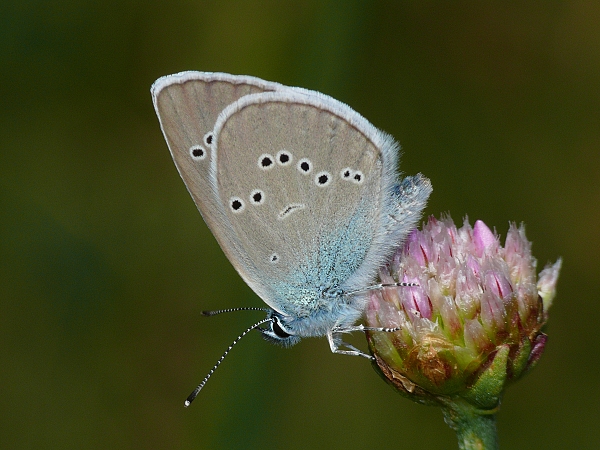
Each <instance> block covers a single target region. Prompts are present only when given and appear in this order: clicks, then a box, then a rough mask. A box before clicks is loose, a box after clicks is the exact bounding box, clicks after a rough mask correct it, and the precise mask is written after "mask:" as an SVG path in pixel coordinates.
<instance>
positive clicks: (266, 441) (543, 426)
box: [0, 0, 600, 449]
mask: <svg viewBox="0 0 600 450" xmlns="http://www.w3.org/2000/svg"><path fill="white" fill-rule="evenodd" d="M599 23H600V4H599V3H597V2H586V1H571V2H559V1H553V2H452V4H449V3H447V2H441V1H422V2H401V1H359V0H346V1H322V0H321V1H305V2H278V1H275V0H272V1H266V0H265V1H210V2H204V1H200V0H196V1H186V0H172V1H163V2H158V1H134V0H118V1H116V0H105V1H54V2H47V1H35V0H32V1H27V0H26V1H19V2H17V1H15V0H11V1H6V0H5V1H4V2H3V3H2V5H1V6H0V37H1V38H0V81H1V82H0V99H1V102H2V108H1V110H0V149H1V154H0V301H1V311H0V352H1V353H0V386H1V387H0V448H2V449H13V448H15V449H16V448H19V449H21V448H22V449H33V448H36V449H37V448H44V449H71V448H73V449H104V448H115V449H121V448H123V449H129V448H131V449H171V448H176V449H238V448H239V449H242V448H243V449H253V448H263V447H264V446H266V447H268V448H273V449H283V448H285V449H304V448H346V449H350V448H357V449H358V448H367V447H369V448H403V449H421V448H431V449H438V448H439V449H442V448H444V449H451V448H456V440H455V437H454V435H453V433H452V432H451V431H450V430H449V429H448V427H447V426H446V425H445V424H444V423H443V420H442V414H441V412H440V411H439V410H438V409H436V408H430V407H424V406H419V405H416V404H413V403H411V402H409V401H408V400H405V399H403V398H401V397H400V396H399V395H397V394H395V393H394V392H393V391H392V390H391V389H390V388H389V387H388V386H387V385H385V384H384V383H383V382H382V381H381V380H380V379H379V378H378V376H377V375H376V374H375V373H374V371H373V370H372V369H371V367H370V366H369V364H366V363H365V361H364V360H362V359H359V358H350V357H343V356H337V355H332V354H331V353H330V351H329V348H328V345H327V342H326V340H325V339H307V340H304V341H303V342H302V343H301V344H300V345H298V346H297V347H294V348H292V349H288V350H284V349H281V348H277V347H274V346H270V345H268V344H267V343H265V342H263V341H262V339H261V338H260V336H259V335H258V333H252V334H251V335H250V336H248V337H247V338H246V339H245V340H244V341H242V343H241V344H240V345H239V346H238V347H236V348H235V349H234V351H233V352H232V353H231V355H230V356H229V358H228V359H227V361H226V362H225V363H224V364H223V365H222V367H221V368H220V369H219V371H218V372H217V373H216V376H215V377H213V378H212V379H211V381H210V382H209V384H208V385H207V387H206V389H205V390H204V391H203V392H202V394H201V395H200V397H199V398H198V400H197V401H196V402H195V403H194V405H193V407H191V408H190V409H184V408H183V400H184V399H185V397H186V396H187V395H188V394H189V392H190V391H191V390H192V389H193V388H194V386H196V384H197V383H198V382H199V381H200V380H201V379H202V378H203V377H204V375H205V374H206V372H207V371H208V370H209V369H210V367H212V365H213V364H214V362H215V361H216V360H217V358H218V357H219V356H220V355H221V353H222V351H223V350H225V348H226V347H227V346H228V345H229V343H230V342H231V341H232V339H233V338H234V337H235V336H237V335H238V334H239V333H240V332H241V331H242V330H243V329H245V328H246V327H247V326H248V325H249V324H251V323H253V321H255V320H257V319H258V318H260V317H262V316H261V315H260V314H255V313H240V314H233V315H229V316H221V317H215V318H212V319H207V318H203V317H201V316H200V312H201V310H202V309H217V308H222V307H233V306H247V305H254V306H260V305H261V304H262V303H261V301H260V299H259V298H257V297H256V296H255V295H254V294H253V293H252V291H251V290H250V289H249V288H248V287H247V286H246V285H245V284H244V283H243V282H242V280H241V279H240V278H239V276H238V275H237V274H236V272H235V271H234V270H233V268H232V267H231V265H230V264H229V262H228V261H227V259H226V258H225V256H224V255H223V253H222V252H221V250H220V248H219V246H218V245H217V243H216V242H215V240H214V239H213V237H212V235H211V234H210V232H209V231H208V229H207V227H206V226H205V225H204V223H203V222H202V219H201V217H200V215H199V214H198V212H197V211H196V209H195V207H194V204H193V202H192V200H191V198H190V197H189V195H188V193H187V192H186V189H185V187H184V185H183V183H182V181H181V179H180V178H179V176H178V174H177V171H176V169H175V166H174V165H173V162H172V161H171V157H170V155H169V152H168V150H167V146H166V144H165V142H164V140H163V137H162V135H161V132H160V129H159V126H158V121H157V119H156V117H155V114H154V110H153V107H152V103H151V99H150V85H151V84H152V82H153V81H154V80H155V79H156V78H158V77H159V76H162V75H166V74H170V73H174V72H178V71H181V70H203V71H223V72H229V73H233V74H248V75H254V76H258V77H261V78H264V79H267V80H272V81H278V82H281V83H284V84H288V85H297V86H302V87H305V88H310V89H315V90H319V91H322V92H324V93H326V94H329V95H331V96H333V97H335V98H337V99H339V100H342V101H344V102H346V103H348V104H349V105H351V106H352V107H353V108H354V109H356V110H357V111H358V112H360V113H361V114H362V115H364V116H365V117H367V118H368V119H369V120H370V121H371V122H372V123H373V124H374V125H375V126H377V127H379V128H381V129H383V130H385V131H387V132H389V133H391V134H393V135H394V136H395V137H396V138H397V139H398V140H399V141H400V143H401V144H402V146H403V148H404V156H403V158H402V170H403V171H404V172H405V173H408V174H414V173H417V172H422V173H424V174H425V175H426V176H428V177H429V178H430V179H431V181H432V183H433V187H434V192H433V195H432V197H431V199H430V202H429V205H428V207H427V210H426V214H434V215H436V216H439V215H440V213H442V212H446V211H449V212H450V213H451V214H452V216H453V218H454V220H455V221H458V222H460V221H461V219H462V217H463V216H464V215H466V214H468V215H469V218H470V219H471V222H473V221H474V220H475V219H483V220H484V221H485V222H486V223H487V224H488V225H490V226H496V228H497V230H498V232H499V233H500V234H502V236H505V234H506V231H507V229H508V222H509V221H516V222H525V223H526V224H527V235H528V238H529V239H530V240H532V241H533V243H534V245H533V250H534V255H535V256H536V257H537V258H538V261H539V269H541V268H542V267H543V265H544V264H545V263H546V262H548V261H555V260H556V258H557V257H558V256H562V257H563V258H564V266H563V271H562V276H561V278H560V280H559V285H558V288H559V294H558V297H557V299H556V300H555V303H554V306H553V307H552V309H551V311H550V316H551V318H550V323H549V327H548V333H549V334H550V340H549V343H548V346H547V350H546V353H545V355H544V357H543V358H542V360H541V362H540V364H539V365H538V367H537V368H536V369H535V370H534V371H533V372H532V373H531V374H530V375H529V376H528V377H526V378H525V379H523V380H522V381H520V382H519V383H518V384H516V385H515V386H513V387H511V388H510V389H509V390H508V391H507V394H506V396H505V399H504V402H503V405H502V409H501V411H500V414H499V433H500V442H501V447H502V448H505V449H531V448H545V449H562V448H578V449H592V448H594V449H595V448H598V447H599V446H600V427H598V420H599V419H600V376H599V374H600V359H599V358H598V355H599V354H600V344H599V343H598V341H599V340H598V338H597V336H598V333H597V327H598V313H599V312H600V302H598V300H597V296H596V295H595V294H593V292H595V291H598V289H599V276H598V275H599V269H598V267H599V262H600V255H599V250H600V245H599V244H600V225H599V220H600V207H599V203H600V183H599V182H598V176H599V171H600V27H599V26H598V24H599ZM363 348H364V347H363Z"/></svg>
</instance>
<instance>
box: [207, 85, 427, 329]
mask: <svg viewBox="0 0 600 450" xmlns="http://www.w3.org/2000/svg"><path fill="white" fill-rule="evenodd" d="M214 133H215V143H214V146H213V149H214V150H215V157H214V158H213V160H212V162H211V163H212V165H213V170H211V172H210V176H211V182H212V183H213V184H214V186H215V188H216V197H217V202H218V203H219V204H220V206H219V207H218V209H220V210H221V211H222V213H224V215H225V222H226V223H224V225H225V226H224V228H223V230H221V231H222V232H223V235H224V239H225V240H226V241H228V242H229V244H230V247H231V248H233V249H234V251H233V254H232V255H230V259H231V261H232V263H233V264H234V266H235V267H236V269H237V270H238V272H239V273H240V274H241V276H242V277H243V278H244V279H245V281H246V282H247V283H248V284H249V285H250V287H252V288H253V289H254V291H255V292H256V293H257V294H258V295H259V296H260V297H261V298H262V299H263V300H264V301H265V303H267V304H268V305H269V306H271V307H272V308H273V309H275V310H276V311H278V312H279V313H280V314H281V315H282V316H283V320H284V321H285V325H286V331H287V332H290V333H291V334H294V335H297V336H314V335H323V334H327V333H328V332H330V331H331V329H332V328H333V327H334V326H344V325H351V324H352V323H354V322H355V321H356V320H357V319H358V318H359V317H360V315H361V313H362V310H363V306H364V304H363V302H364V298H363V297H361V296H353V297H352V296H348V297H347V296H344V295H343V293H344V292H348V291H352V290H354V289H359V288H364V287H366V286H368V283H370V282H372V281H373V278H374V275H375V273H376V270H377V268H378V267H379V266H380V265H381V264H382V263H383V262H385V258H386V257H387V256H388V255H389V254H390V253H391V251H393V246H395V245H397V244H398V242H399V240H401V239H402V238H403V237H404V235H405V234H406V233H407V232H408V230H409V229H410V228H411V227H412V226H414V224H415V223H416V220H418V217H419V215H420V212H421V211H422V209H423V207H424V205H425V201H426V199H427V196H428V195H429V193H430V191H431V187H430V185H429V182H428V180H427V179H425V178H424V177H420V176H417V177H412V178H410V179H407V181H405V182H404V183H402V184H397V182H398V174H397V171H396V165H397V155H398V148H397V146H396V144H395V143H394V141H393V140H392V139H391V137H389V136H388V135H386V134H384V133H382V132H380V131H379V130H377V129H376V128H375V127H373V126H372V125H371V124H370V123H369V122H368V121H367V120H365V119H364V118H363V117H362V116H360V115H359V114H357V113H356V112H354V111H353V110H352V109H351V108H349V107H348V106H347V105H344V104H343V103H341V102H338V101H336V100H334V99H332V98H331V97H328V96H324V95H322V94H319V93H315V92H312V91H306V90H298V89H288V90H284V91H279V92H268V93H263V94H254V95H248V96H245V97H242V98H240V99H239V100H237V101H236V102H234V103H232V104H231V105H229V106H228V107H227V108H226V109H225V110H224V111H223V112H222V113H221V115H220V116H219V118H218V120H217V123H216V125H215V130H214ZM406 203H409V204H410V206H411V207H414V213H412V214H408V215H406V209H407V205H406ZM411 211H412V210H411ZM205 214H206V212H205ZM209 214H210V213H209Z"/></svg>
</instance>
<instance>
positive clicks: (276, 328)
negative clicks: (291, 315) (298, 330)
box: [271, 317, 291, 339]
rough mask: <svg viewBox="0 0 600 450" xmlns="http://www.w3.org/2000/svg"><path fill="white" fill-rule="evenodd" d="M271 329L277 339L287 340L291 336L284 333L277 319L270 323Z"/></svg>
mask: <svg viewBox="0 0 600 450" xmlns="http://www.w3.org/2000/svg"><path fill="white" fill-rule="evenodd" d="M271 328H272V329H273V333H275V334H276V335H277V337H279V338H281V339H285V338H289V337H290V336H291V334H288V333H286V332H285V331H284V330H283V328H281V326H280V325H279V320H277V317H273V321H272V322H271Z"/></svg>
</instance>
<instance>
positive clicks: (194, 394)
mask: <svg viewBox="0 0 600 450" xmlns="http://www.w3.org/2000/svg"><path fill="white" fill-rule="evenodd" d="M256 309H258V310H260V311H264V310H262V309H260V308H234V309H223V310H220V311H204V312H203V314H204V315H205V316H214V315H216V314H220V313H223V312H230V311H245V310H256ZM272 321H273V319H272V318H267V319H263V320H261V321H260V322H257V323H255V324H254V325H252V326H251V327H250V328H248V329H247V330H246V331H244V332H243V333H242V334H240V335H239V336H238V337H237V338H236V339H235V340H234V341H233V342H232V343H231V345H230V346H229V347H228V348H227V350H225V353H223V356H221V357H220V358H219V360H218V361H217V363H216V364H215V365H214V366H213V368H212V369H210V372H208V375H206V376H205V377H204V380H202V383H200V384H199V385H198V387H197V388H196V389H194V392H192V393H191V394H190V395H189V396H188V398H187V399H186V400H185V403H184V406H185V407H186V408H187V407H188V406H190V404H191V403H192V402H193V401H194V399H195V398H196V397H197V396H198V394H199V393H200V391H201V390H202V388H203V387H204V385H205V384H206V382H207V381H208V379H209V378H210V377H211V375H212V374H213V373H214V372H215V370H217V367H219V366H220V365H221V363H222V362H223V360H224V359H225V357H226V356H227V354H228V353H229V352H230V351H231V349H232V348H233V346H234V345H235V344H237V343H238V342H240V340H241V339H242V338H243V337H244V336H246V335H247V334H248V333H250V332H251V331H252V330H254V329H255V328H258V327H260V326H261V325H262V324H264V323H267V322H272Z"/></svg>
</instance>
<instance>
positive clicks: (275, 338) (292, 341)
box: [257, 309, 300, 347]
mask: <svg viewBox="0 0 600 450" xmlns="http://www.w3.org/2000/svg"><path fill="white" fill-rule="evenodd" d="M267 319H270V320H269V321H268V322H267V327H266V328H262V327H259V328H257V329H258V330H259V331H260V332H261V333H262V335H263V338H264V339H265V340H266V341H268V342H271V343H273V344H277V345H281V346H282V347H291V346H292V345H296V344H297V343H298V342H300V336H297V335H294V334H293V332H292V331H291V330H290V329H289V327H287V326H286V320H285V317H284V316H283V315H282V314H281V313H278V312H277V311H274V310H272V309H269V310H267Z"/></svg>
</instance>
